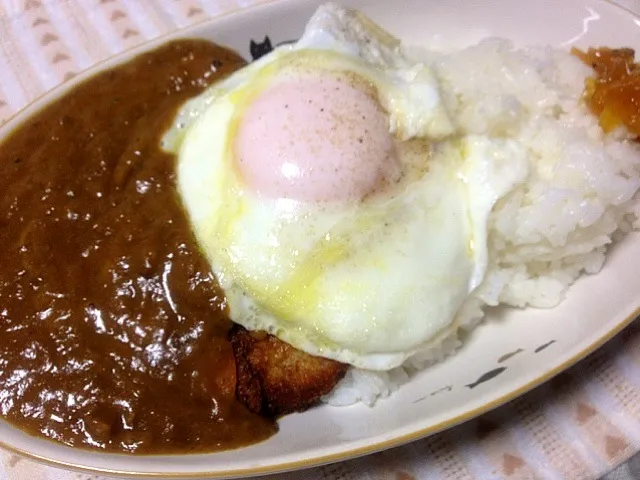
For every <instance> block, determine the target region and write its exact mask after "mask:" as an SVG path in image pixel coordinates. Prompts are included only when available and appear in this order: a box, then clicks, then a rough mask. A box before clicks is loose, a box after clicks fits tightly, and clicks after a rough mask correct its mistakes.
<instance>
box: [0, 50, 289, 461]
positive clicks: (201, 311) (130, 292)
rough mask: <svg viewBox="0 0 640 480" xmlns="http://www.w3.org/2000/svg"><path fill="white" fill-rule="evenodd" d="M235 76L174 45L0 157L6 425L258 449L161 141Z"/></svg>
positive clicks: (143, 447) (92, 443)
mask: <svg viewBox="0 0 640 480" xmlns="http://www.w3.org/2000/svg"><path fill="white" fill-rule="evenodd" d="M243 64H244V61H243V60H242V59H241V58H240V57H239V56H237V55H236V54H235V53H233V52H230V51H228V50H226V49H223V48H221V47H217V46H215V45H212V44H210V43H207V42H202V41H195V40H194V41H186V40H183V41H176V42H173V43H170V44H167V45H165V46H163V47H161V48H159V49H158V50H156V51H153V52H150V53H147V54H144V55H141V56H139V57H137V58H135V59H134V60H132V61H130V62H129V63H126V64H123V65H121V66H118V67H116V68H113V69H111V70H108V71H105V72H102V73H99V74H98V75H96V76H95V77H93V78H90V79H89V80H87V81H85V82H84V83H82V84H80V85H78V86H76V87H75V88H74V89H73V90H72V91H70V92H69V93H67V94H65V95H64V96H63V97H62V98H59V99H58V100H56V101H55V102H54V103H52V104H49V105H48V106H47V107H46V108H45V109H43V110H42V111H40V112H38V113H36V114H35V115H33V116H32V117H31V118H29V119H28V120H26V121H25V122H24V123H23V124H22V125H21V126H20V127H19V128H17V129H16V130H15V131H14V132H13V133H12V135H11V136H10V137H9V138H8V139H6V140H5V141H4V142H3V144H2V145H1V147H0V169H1V171H2V175H0V191H1V192H2V197H1V198H0V202H1V205H0V245H2V248H1V249H0V412H1V414H2V417H3V418H5V419H6V420H8V421H9V422H11V423H12V424H14V425H16V426H17V427H19V428H21V429H23V430H25V431H27V432H29V433H31V434H36V435H41V436H44V437H47V438H50V439H53V440H57V441H60V442H63V443H65V444H68V445H72V446H77V447H85V448H95V449H102V450H108V451H119V452H136V453H171V452H173V453H177V452H191V451H194V452H202V451H214V450H220V449H228V448H233V447H238V446H242V445H246V444H250V443H254V442H257V441H260V440H263V439H265V438H267V437H269V436H270V435H272V434H273V433H274V432H275V431H276V429H277V427H276V424H275V422H274V421H272V420H270V419H265V418H262V417H260V416H258V415H255V414H253V413H251V412H249V411H248V410H247V409H246V408H245V407H244V406H243V405H241V404H240V403H239V402H237V401H236V399H235V395H234V388H235V363H234V358H233V352H232V350H231V346H230V343H229V341H228V339H227V335H228V332H229V329H230V328H231V325H232V324H231V322H230V321H229V320H228V318H227V315H226V310H225V302H224V296H223V293H222V292H221V291H220V290H219V288H218V286H217V284H216V281H215V279H214V277H213V275H212V273H211V271H210V269H209V266H208V264H207V263H206V261H205V260H204V258H203V256H202V255H201V254H200V252H199V251H198V248H197V246H196V243H195V239H194V237H193V234H192V232H191V229H190V227H189V224H188V220H187V217H186V214H185V212H184V211H183V209H182V206H181V205H180V201H179V198H178V195H177V192H176V188H175V168H174V167H175V162H176V159H175V158H174V157H173V156H171V155H169V154H167V153H164V152H163V151H162V150H161V149H160V146H159V144H160V138H161V136H162V134H163V132H164V131H165V130H166V128H167V127H168V125H169V123H170V122H171V120H172V119H173V117H174V115H175V113H176V111H177V109H178V108H179V106H180V105H181V104H182V103H183V102H184V101H185V100H186V99H187V98H189V97H192V96H194V95H196V94H198V93H199V92H201V91H202V90H203V89H204V88H206V86H207V85H209V84H210V83H211V82H212V81H214V80H216V79H218V78H220V76H222V75H226V74H228V73H230V72H232V71H234V70H236V69H238V68H240V67H241V66H242V65H243Z"/></svg>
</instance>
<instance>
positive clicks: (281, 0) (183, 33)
mask: <svg viewBox="0 0 640 480" xmlns="http://www.w3.org/2000/svg"><path fill="white" fill-rule="evenodd" d="M600 1H602V2H604V3H606V4H609V5H610V6H612V7H615V8H617V9H620V10H622V11H624V12H625V13H626V14H628V15H630V16H632V17H635V18H636V19H638V20H640V9H639V11H634V10H632V9H631V7H629V6H627V5H626V4H620V3H618V1H617V0H600ZM299 2H300V0H263V1H261V2H260V3H259V4H257V5H253V6H249V7H240V8H239V9H236V10H231V11H228V12H224V13H221V14H218V15H216V16H214V17H211V18H208V19H206V20H203V21H201V22H198V23H195V24H192V25H188V26H185V27H181V28H178V29H176V30H174V31H171V32H168V33H165V34H163V35H160V36H158V37H155V38H152V39H150V40H147V41H145V42H143V43H141V44H139V45H135V46H133V47H131V48H128V49H125V50H122V51H121V52H118V53H117V54H115V55H110V56H108V57H107V58H105V59H103V60H100V61H98V62H96V63H94V64H93V65H91V66H89V67H88V68H87V69H85V70H83V71H81V72H80V73H79V74H78V75H77V76H76V77H74V78H73V79H72V80H71V81H68V82H62V83H60V84H58V85H56V86H54V87H53V88H52V89H50V90H48V91H46V92H44V93H42V94H41V95H39V96H38V97H36V98H35V99H33V100H32V101H31V102H29V103H27V104H26V105H25V106H24V107H22V108H20V109H19V110H18V111H16V112H15V113H14V114H13V115H12V116H11V117H9V119H8V120H7V122H6V123H5V125H3V126H1V127H0V131H2V132H3V135H2V137H5V136H6V135H7V134H10V132H12V131H13V129H14V128H15V126H16V125H19V124H20V123H21V117H23V116H25V115H26V114H28V113H30V112H31V111H32V110H36V111H37V110H38V109H39V108H40V107H41V105H42V104H46V103H47V102H45V101H44V100H45V99H46V98H48V97H52V98H56V97H58V96H60V95H61V94H62V93H64V92H66V91H67V90H69V89H72V88H74V86H75V85H77V84H79V83H82V82H83V81H84V80H85V79H86V78H88V77H90V76H91V75H93V74H94V73H97V72H99V71H101V70H103V69H104V68H105V66H108V65H111V64H113V65H117V64H118V63H120V62H124V61H126V60H127V59H131V58H132V57H134V56H136V55H138V54H140V53H143V52H146V51H148V50H150V49H152V48H153V47H154V46H157V45H162V44H164V43H166V42H168V41H171V40H173V39H177V38H183V37H188V36H189V32H190V31H193V30H199V29H202V28H206V26H207V25H208V24H215V23H217V22H219V21H221V20H222V19H227V18H230V17H234V16H242V15H252V14H254V13H255V12H257V11H259V10H263V9H265V10H266V9H269V8H271V7H272V6H273V5H275V4H287V3H290V4H296V3H299ZM637 319H640V305H638V306H637V307H636V308H635V310H634V311H633V312H632V313H631V314H629V315H628V316H626V317H624V318H623V319H622V320H620V321H619V322H617V323H616V324H614V325H613V326H612V327H611V328H610V329H609V330H607V331H606V332H604V333H603V334H601V335H600V336H599V337H598V338H596V339H595V340H594V341H593V342H592V343H590V344H589V345H587V346H586V347H584V348H583V349H582V350H580V351H578V352H577V353H575V354H574V355H572V356H571V357H569V358H568V359H566V360H564V361H563V362H561V363H560V364H559V365H556V366H555V367H553V368H551V369H549V370H547V371H545V372H544V373H542V374H541V375H539V376H538V377H536V378H534V379H533V380H530V381H529V382H527V383H525V384H524V385H521V386H520V387H518V388H516V389H513V390H511V391H509V392H507V393H505V394H503V395H501V396H500V397H498V398H494V399H493V400H491V401H489V402H487V403H485V404H483V405H480V406H478V407H475V408H473V409H470V410H467V411H465V412H463V413H461V414H459V415H456V416H455V417H452V418H448V419H446V420H443V421H440V422H438V423H436V424H432V425H430V426H428V427H424V428H419V429H416V430H413V431H411V432H409V433H404V434H400V435H397V436H394V437H393V438H389V439H386V440H380V441H377V442H373V443H369V444H367V445H364V446H358V447H354V448H350V449H347V450H341V451H338V452H333V453H327V454H324V455H316V456H310V457H308V458H304V459H301V460H293V461H286V462H283V463H277V464H271V465H263V466H256V467H247V468H233V469H230V470H225V469H217V470H212V471H198V472H195V471H186V472H184V471H182V472H180V471H176V472H157V471H128V470H118V469H111V468H103V467H95V466H87V465H83V464H82V463H80V462H73V461H66V460H58V459H56V458H51V457H50V456H47V455H40V454H37V453H33V452H30V451H28V450H23V449H22V448H18V447H14V446H12V445H10V444H8V443H6V442H5V441H3V440H2V439H0V449H1V450H4V451H6V452H8V453H10V454H14V455H19V456H21V457H24V458H26V459H29V460H33V461H36V462H38V463H40V464H44V465H46V466H50V467H55V468H63V469H66V470H71V471H76V472H80V473H86V474H101V475H109V476H119V477H122V478H129V479H139V478H162V479H179V478H185V479H186V478H188V479H195V478H211V479H220V478H240V477H245V476H261V475H268V474H275V473H282V472H286V471H297V470H304V469H308V468H313V467H318V466H321V465H327V464H330V463H335V462H339V461H344V460H348V459H353V458H357V457H362V456H365V455H370V454H373V453H376V452H380V451H383V450H387V449H390V448H394V447H398V446H401V445H405V444H407V443H410V442H412V441H416V440H419V439H422V438H426V437H428V436H431V435H433V434H436V433H438V432H441V431H444V430H447V429H449V428H452V427H454V426H456V425H459V424H461V423H464V422H466V421H469V420H471V419H473V418H476V417H478V416H480V415H482V414H484V413H487V412H489V411H491V410H493V409H496V408H498V407H500V406H502V405H504V404H506V403H508V402H509V401H511V400H514V399H516V398H518V397H520V396H522V395H524V394H525V393H527V392H529V391H530V390H532V389H534V388H536V387H538V386H540V385H542V384H543V383H545V382H547V381H549V380H551V379H552V378H553V377H555V376H556V375H558V374H560V373H562V372H563V371H565V370H567V369H568V368H570V367H572V366H573V365H575V364H577V363H578V362H579V361H581V360H582V359H584V358H585V357H587V356H588V355H590V354H592V353H593V352H595V351H596V350H598V349H599V348H600V347H602V346H603V345H604V344H606V343H607V342H609V341H610V340H611V339H613V338H614V337H615V336H616V335H618V334H619V333H621V332H622V331H623V330H624V329H625V328H627V327H628V326H629V325H631V324H632V323H633V322H634V321H635V320H637ZM145 457H148V458H152V457H153V455H148V456H146V455H145Z"/></svg>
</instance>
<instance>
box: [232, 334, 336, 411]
mask: <svg viewBox="0 0 640 480" xmlns="http://www.w3.org/2000/svg"><path fill="white" fill-rule="evenodd" d="M230 340H231V346H232V347H233V354H234V357H235V360H236V376H237V383H236V398H237V399H238V400H239V401H241V402H242V403H243V404H245V405H246V406H247V407H248V408H249V409H250V410H251V411H253V412H256V413H260V414H262V415H268V416H275V415H283V414H286V413H291V412H297V411H302V410H306V409H307V408H309V407H311V406H312V405H313V404H314V403H316V402H317V401H318V400H319V399H320V397H321V396H322V395H325V394H327V393H329V392H330V391H331V390H332V389H333V387H334V386H335V385H336V384H337V383H338V382H339V381H340V379H342V377H343V376H344V374H345V373H346V371H347V368H348V365H345V364H343V363H339V362H336V361H334V360H329V359H326V358H322V357H316V356H313V355H309V354H307V353H305V352H302V351H300V350H298V349H296V348H294V347H292V346H291V345H289V344H288V343H285V342H283V341H281V340H279V339H278V338H276V337H274V336H273V335H269V334H268V333H266V332H250V331H248V330H246V329H244V328H243V327H241V326H239V325H236V326H235V327H234V328H233V329H232V330H231V333H230Z"/></svg>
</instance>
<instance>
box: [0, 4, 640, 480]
mask: <svg viewBox="0 0 640 480" xmlns="http://www.w3.org/2000/svg"><path fill="white" fill-rule="evenodd" d="M619 2H620V3H621V4H624V5H625V6H626V7H628V8H631V9H638V10H640V2H638V0H619ZM255 3H257V2H255V1H252V0H0V124H2V123H4V122H5V121H6V120H7V119H9V118H10V117H11V116H12V115H13V114H14V113H15V112H16V111H17V110H19V109H20V108H22V107H23V106H24V105H26V104H27V103H29V102H30V101H32V100H33V99H35V98H37V97H38V96H40V95H42V94H43V93H44V92H46V91H48V90H49V89H51V88H53V87H54V86H56V85H57V84H59V83H60V82H64V81H65V80H67V79H69V78H72V77H73V76H74V75H75V74H77V73H78V72H80V71H82V70H84V69H86V68H88V67H90V66H92V65H93V64H95V63H96V62H98V61H100V60H102V59H104V58H107V57H109V56H112V55H114V54H116V53H118V52H120V51H122V50H125V49H127V48H130V47H132V46H134V45H138V44H140V43H143V42H145V41H147V40H149V39H152V38H155V37H158V36H160V35H162V34H164V33H167V32H169V31H172V30H175V29H178V28H181V27H185V26H187V25H190V24H193V23H197V22H202V21H204V20H206V19H208V18H210V17H214V16H216V15H219V14H221V13H224V12H228V11H231V10H235V9H239V8H247V7H249V6H251V5H253V4H255ZM638 451H640V323H639V322H638V321H636V322H635V323H634V324H632V325H631V326H630V327H629V328H627V329H626V330H625V331H623V332H622V334H620V335H619V336H618V337H616V338H615V339H614V340H612V341H611V342H610V343H609V344H607V345H606V346H605V347H604V348H602V349H601V350H599V351H598V352H596V353H595V354H593V355H591V356H590V357H589V358H587V359H586V360H584V361H583V362H581V363H580V364H579V365H577V366H576V367H574V368H572V369H570V370H569V371H568V372H566V373H564V374H562V375H560V376H559V377H557V378H556V379H554V380H553V381H551V382H549V383H548V384H546V385H543V386H542V387H539V388H538V389H536V390H535V391H533V392H531V393H529V394H528V395H526V396H524V397H522V398H520V399H517V400H515V401H513V402H512V403H510V404H508V405H506V406H504V407H502V408H500V409H498V410H496V411H494V412H491V413H489V414H486V415H484V416H483V417H481V418H479V419H477V420H474V421H471V422H468V423H466V424H464V425H462V426H460V427H457V428H454V429H452V430H449V431H447V432H444V433H442V434H438V435H435V436H433V437H431V438H428V439H425V440H421V441H417V442H414V443H412V444H409V445H407V446H404V447H399V448H396V449H393V450H389V451H387V452H383V453H380V454H375V455H370V456H368V457H364V458H361V459H356V460H351V461H346V462H342V463H338V464H335V465H331V466H326V467H321V468H316V469H312V470H307V471H304V472H296V473H291V474H286V475H277V476H273V477H272V478H285V479H309V480H311V479H314V480H315V479H323V480H324V479H342V480H350V479H353V480H359V479H394V480H409V479H432V478H434V479H454V480H456V479H459V480H462V479H511V480H523V479H594V478H600V477H601V476H602V475H605V474H607V473H608V472H611V471H612V470H614V469H616V468H617V469H616V470H615V471H614V472H613V473H609V474H608V475H607V477H608V478H610V479H611V480H623V479H625V480H626V479H632V478H640V456H638V457H636V458H635V459H633V460H631V461H630V462H627V461H628V459H629V458H631V457H633V456H634V455H636V454H637V453H638ZM89 478H91V479H99V478H100V477H97V476H93V475H86V474H80V473H72V472H65V471H62V470H59V469H56V468H52V467H48V466H44V465H40V464H37V463H34V462H32V461H31V460H28V459H24V458H21V457H18V456H16V455H12V454H9V453H7V452H2V451H0V480H45V479H47V480H71V479H73V480H85V479H86V480H88V479H89Z"/></svg>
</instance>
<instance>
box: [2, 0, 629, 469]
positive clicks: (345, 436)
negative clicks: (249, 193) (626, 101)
mask: <svg viewBox="0 0 640 480" xmlns="http://www.w3.org/2000/svg"><path fill="white" fill-rule="evenodd" d="M318 3H319V2H318V1H315V0H285V1H279V2H275V3H270V4H267V5H262V6H259V7H255V8H252V9H250V10H245V11H243V12H240V13H236V14H233V15H230V16H226V17H222V18H218V19H216V20H213V21H210V22H206V23H203V24H199V25H197V26H195V27H191V28H189V29H186V30H183V31H181V32H178V33H177V34H174V35H172V36H170V37H165V38H162V39H159V40H157V41H155V42H152V43H149V44H147V45H145V46H143V47H141V48H138V49H135V50H132V51H130V52H127V53H126V54H124V55H121V56H118V57H116V58H114V59H112V60H110V61H108V62H104V63H102V64H100V65H99V66H98V69H104V68H108V67H110V66H113V65H114V64H116V63H119V62H122V61H124V60H127V59H129V58H131V57H132V56H133V55H135V54H136V53H139V52H141V51H145V50H149V49H152V48H153V47H155V46H157V45H159V44H160V43H163V42H166V41H168V40H170V39H173V38H180V37H199V38H206V39H211V40H213V41H216V42H218V43H221V44H224V45H228V46H230V47H231V48H234V49H235V50H237V51H239V52H240V53H242V54H243V55H245V56H246V57H247V58H249V40H250V39H254V40H255V41H257V42H262V41H263V40H264V37H265V36H266V35H268V36H269V37H270V40H271V42H272V43H273V44H274V45H275V44H277V43H280V42H283V41H288V40H292V39H296V38H297V37H298V36H299V35H300V34H301V32H302V29H303V26H304V24H305V23H306V21H307V19H308V18H309V16H310V15H311V14H312V12H313V11H314V9H315V7H316V6H317V5H318ZM343 3H345V4H348V5H352V6H354V7H356V8H359V9H362V10H363V11H364V12H366V13H367V14H368V15H370V16H371V17H372V18H373V19H374V20H376V21H378V22H379V23H380V24H382V25H383V26H385V27H386V28H388V29H389V30H390V31H391V32H392V33H394V34H396V35H397V36H398V37H400V38H402V39H403V40H404V41H405V42H407V43H416V44H423V45H427V46H432V47H434V48H437V47H440V46H442V45H451V44H453V45H454V46H457V47H461V46H465V45H467V44H470V43H475V42H476V41H478V40H479V39H480V38H482V37H485V36H487V35H498V36H502V37H507V38H511V39H512V40H514V41H515V42H516V44H520V45H524V44H552V45H555V46H559V47H562V48H567V49H569V48H570V47H571V45H577V46H582V47H586V46H590V45H591V46H593V45H608V46H631V47H634V46H638V45H636V44H635V42H636V40H637V38H639V37H638V34H639V33H640V19H638V18H637V17H634V16H633V15H632V14H631V13H630V12H629V11H626V10H624V9H622V8H620V7H617V6H615V5H613V4H612V3H609V2H607V1H605V0H544V1H542V0H539V1H531V0H484V1H475V2H468V1H467V0H446V1H443V0H424V1H420V2H417V1H414V0H396V1H394V2H383V1H376V0H346V1H345V2H343ZM95 72H96V69H92V70H91V71H90V72H87V73H86V74H83V75H81V76H79V78H78V79H76V80H75V81H73V82H69V83H67V84H65V85H64V86H63V87H61V88H59V89H57V90H55V91H54V92H53V93H51V94H50V95H47V96H45V97H44V98H43V99H41V100H40V101H38V102H36V103H35V104H33V105H31V106H30V107H29V108H27V109H26V110H24V111H23V112H21V113H20V114H19V115H18V116H17V117H16V118H15V119H14V120H13V121H12V122H10V125H8V126H7V127H5V128H4V129H3V132H4V134H6V132H7V131H8V130H9V129H11V128H12V126H14V125H16V124H17V123H19V122H20V121H21V120H22V119H24V118H25V117H26V116H28V115H29V114H31V113H32V112H33V111H34V110H36V109H38V108H39V107H41V106H42V105H43V104H44V103H46V102H49V101H50V100H51V99H53V98H55V97H56V96H58V95H60V94H62V93H64V92H65V91H66V90H68V89H69V88H72V87H73V85H74V84H76V83H78V82H79V81H82V79H83V78H86V77H87V76H88V75H90V74H92V73H95ZM2 136H3V135H2V134H0V137H2ZM639 270H640V235H638V234H633V235H631V236H629V237H628V238H627V239H626V240H625V241H624V242H622V243H621V244H620V245H618V246H616V248H615V249H614V251H613V252H611V256H610V257H609V259H608V262H607V264H606V266H605V268H604V269H603V271H602V272H601V273H600V274H598V275H597V276H592V277H585V278H582V279H581V280H579V281H578V282H577V284H576V285H575V286H574V287H573V288H572V290H571V291H570V294H569V296H568V298H567V299H566V301H565V302H564V303H563V304H562V305H561V306H560V307H558V308H555V309H552V310H524V311H514V310H501V311H495V312H492V313H490V314H489V315H488V318H487V320H486V322H485V323H484V324H483V325H481V326H480V327H479V328H477V329H476V330H475V331H474V333H473V334H472V335H471V337H470V338H469V339H468V340H467V341H466V343H465V345H464V347H463V348H462V349H461V351H460V352H459V353H458V354H457V355H455V356H453V357H451V358H449V359H448V360H446V361H445V362H443V363H441V364H439V365H436V366H434V367H432V368H430V369H427V370H426V371H424V372H422V373H421V374H419V375H418V376H417V377H415V378H414V379H412V381H411V382H410V383H408V384H407V385H405V386H403V387H402V388H401V389H400V390H399V391H398V392H396V393H395V394H394V395H392V396H391V397H390V398H389V399H386V400H382V401H379V402H378V403H377V404H376V406H375V407H374V408H369V407H365V406H361V405H358V406H353V407H343V408H335V407H329V406H326V405H325V406H322V407H318V408H315V409H312V410H310V411H308V412H305V413H302V414H296V415H289V416H287V417H285V418H283V419H282V420H281V421H280V432H279V433H278V434H277V435H275V436H274V437H272V438H271V439H269V440H267V441H266V442H263V443H261V444H258V445H254V446H251V447H247V448H243V449H239V450H235V451H229V452H222V453H216V454H208V455H192V456H156V457H136V456H124V455H109V454H99V453H92V452H87V451H82V450H76V449H72V448H68V447H64V446H61V445H58V444H55V443H51V442H48V441H44V440H41V439H37V438H33V437H30V436H28V435H26V434H24V433H22V432H20V431H18V430H16V429H14V428H12V427H11V426H9V425H8V424H6V423H3V422H0V439H1V440H0V444H1V445H3V446H5V447H6V448H9V449H11V450H14V451H17V452H19V453H22V454H24V455H28V456H31V457H33V458H36V459H39V460H46V461H48V462H51V463H54V464H56V465H58V466H62V467H66V468H80V469H83V470H92V471H95V472H102V473H111V474H118V475H139V476H150V477H154V478H157V477H199V478H202V477H234V476H245V475H256V474H261V473H268V472H277V471H283V470H292V469H297V468H304V467H310V466H313V465H318V464H321V463H328V462H331V461H336V460H342V459H346V458H349V457H353V456H356V455H362V454H366V453H372V452H374V451H377V450H381V449H385V448H389V447H392V446H395V445H399V444H401V443H404V442H408V441H411V440H414V439H417V438H420V437H423V436H426V435H429V434H432V433H434V432H437V431H439V430H442V429H445V428H449V427H451V426H453V425H455V424H457V423H460V422H462V421H464V420H468V419H470V418H472V417H474V416H477V415H479V414H480V413H483V412H485V411H487V410H489V409H492V408H495V407H497V406H498V405H500V404H502V403H504V402H506V401H508V400H510V399H512V398H514V397H516V396H518V395H521V394H522V393H524V392H525V391H527V390H529V389H531V388H533V387H534V386H536V385H538V384H540V383H542V382H543V381H545V380H548V379H549V378H551V377H552V376H553V375H555V374H557V373H559V372H560V371H562V370H563V369H565V368H567V367H569V366H570V365H572V364H573V363H575V362H577V361H578V360H579V359H581V358H582V357H584V356H585V355H587V354H588V353H590V352H591V351H593V350H595V349H596V348H598V347H599V346H601V345H602V344H603V343H604V342H605V341H607V340H608V339H610V338H611V337H612V336H613V335H615V334H616V333H617V332H619V331H620V330H622V329H623V328H624V327H625V326H626V325H628V324H629V323H631V322H632V321H633V319H634V318H635V317H636V316H637V314H638V313H640V310H639V308H638V307H639V306H640V275H638V271H639ZM518 350H520V352H519V353H517V354H516V355H513V356H511V357H510V358H508V359H507V360H505V359H504V358H503V359H502V361H501V362H499V359H500V358H501V357H504V356H507V354H508V353H510V352H516V351H518ZM479 380H485V381H484V382H480V383H478V381H479ZM471 387H473V388H471ZM435 392H438V393H435ZM432 394H433V395H432ZM639 401H640V399H639Z"/></svg>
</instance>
